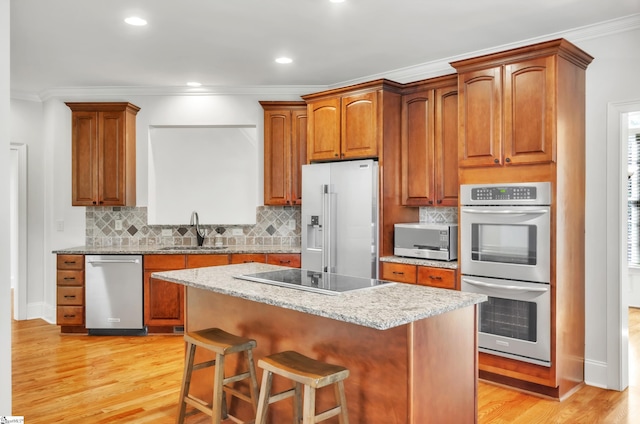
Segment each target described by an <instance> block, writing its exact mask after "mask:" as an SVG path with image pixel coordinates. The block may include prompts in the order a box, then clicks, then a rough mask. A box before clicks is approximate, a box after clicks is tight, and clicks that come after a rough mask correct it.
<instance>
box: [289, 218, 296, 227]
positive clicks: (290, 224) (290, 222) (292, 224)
mask: <svg viewBox="0 0 640 424" xmlns="http://www.w3.org/2000/svg"><path fill="white" fill-rule="evenodd" d="M287 227H288V228H289V229H290V230H295V229H296V220H295V219H290V220H289V221H288V222H287Z"/></svg>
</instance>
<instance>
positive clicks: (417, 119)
mask: <svg viewBox="0 0 640 424" xmlns="http://www.w3.org/2000/svg"><path fill="white" fill-rule="evenodd" d="M404 92H405V94H404V95H403V96H402V138H401V140H402V203H403V204H404V205H408V206H457V205H458V77H457V75H449V76H445V77H440V78H433V79H430V80H424V81H419V82H416V83H412V84H408V85H407V86H406V88H405V90H404Z"/></svg>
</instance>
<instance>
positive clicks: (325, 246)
mask: <svg viewBox="0 0 640 424" xmlns="http://www.w3.org/2000/svg"><path fill="white" fill-rule="evenodd" d="M330 199H331V197H330V195H329V185H328V184H323V185H322V216H323V222H322V238H323V240H322V271H323V272H329V269H330V267H331V231H329V230H330V229H331V203H330Z"/></svg>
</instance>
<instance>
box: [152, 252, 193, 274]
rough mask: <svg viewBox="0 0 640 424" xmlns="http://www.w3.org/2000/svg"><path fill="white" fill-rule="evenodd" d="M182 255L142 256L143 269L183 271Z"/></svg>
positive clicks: (183, 259)
mask: <svg viewBox="0 0 640 424" xmlns="http://www.w3.org/2000/svg"><path fill="white" fill-rule="evenodd" d="M184 264H185V258H184V255H144V269H155V270H163V269H165V270H169V271H170V270H174V269H183V268H184Z"/></svg>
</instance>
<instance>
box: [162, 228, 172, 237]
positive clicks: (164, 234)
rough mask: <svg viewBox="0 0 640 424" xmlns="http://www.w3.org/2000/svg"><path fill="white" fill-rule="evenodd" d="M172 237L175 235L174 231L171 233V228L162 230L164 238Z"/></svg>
mask: <svg viewBox="0 0 640 424" xmlns="http://www.w3.org/2000/svg"><path fill="white" fill-rule="evenodd" d="M172 235H173V231H171V228H163V229H162V237H171V236H172Z"/></svg>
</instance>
